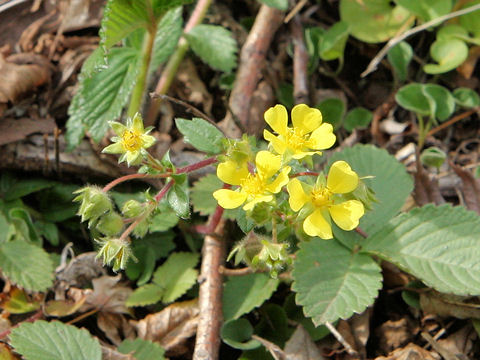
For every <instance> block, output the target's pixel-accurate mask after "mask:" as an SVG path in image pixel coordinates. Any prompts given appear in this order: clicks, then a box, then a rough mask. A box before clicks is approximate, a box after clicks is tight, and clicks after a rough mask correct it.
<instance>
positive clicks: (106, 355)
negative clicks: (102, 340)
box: [102, 345, 136, 360]
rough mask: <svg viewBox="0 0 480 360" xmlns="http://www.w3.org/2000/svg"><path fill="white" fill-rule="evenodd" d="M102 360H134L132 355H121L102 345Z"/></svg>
mask: <svg viewBox="0 0 480 360" xmlns="http://www.w3.org/2000/svg"><path fill="white" fill-rule="evenodd" d="M102 360H136V359H135V357H134V356H133V355H129V354H122V353H121V352H118V351H117V350H115V349H111V348H109V347H107V346H104V345H102Z"/></svg>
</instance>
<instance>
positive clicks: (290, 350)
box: [284, 325, 325, 360]
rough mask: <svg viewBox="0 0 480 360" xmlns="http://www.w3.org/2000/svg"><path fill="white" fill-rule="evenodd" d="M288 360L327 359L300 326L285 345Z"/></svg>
mask: <svg viewBox="0 0 480 360" xmlns="http://www.w3.org/2000/svg"><path fill="white" fill-rule="evenodd" d="M284 351H285V356H286V358H287V360H314V359H315V360H323V359H325V358H324V357H323V356H322V354H321V353H320V351H319V350H318V348H317V345H315V343H314V342H313V340H312V338H311V337H310V334H309V333H308V332H307V331H306V330H305V328H304V327H303V326H302V325H298V326H297V329H296V330H295V332H294V333H293V335H292V337H291V338H290V339H289V340H288V341H287V343H286V344H285V350H284Z"/></svg>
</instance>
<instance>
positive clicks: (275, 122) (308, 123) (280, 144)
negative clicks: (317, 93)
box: [263, 104, 336, 159]
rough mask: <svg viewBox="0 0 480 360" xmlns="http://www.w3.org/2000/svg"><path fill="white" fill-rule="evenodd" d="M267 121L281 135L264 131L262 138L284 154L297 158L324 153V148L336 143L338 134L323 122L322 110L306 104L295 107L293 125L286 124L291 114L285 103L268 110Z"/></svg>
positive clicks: (266, 113)
mask: <svg viewBox="0 0 480 360" xmlns="http://www.w3.org/2000/svg"><path fill="white" fill-rule="evenodd" d="M264 118H265V121H266V122H267V123H268V125H270V127H271V128H272V129H273V130H274V131H275V132H276V133H277V134H278V136H275V135H274V134H272V133H271V132H270V131H268V130H264V132H263V137H264V138H265V140H267V141H269V142H270V144H271V146H272V147H273V148H274V149H275V151H276V152H277V153H279V154H281V155H283V154H287V155H291V157H293V158H294V159H303V158H304V157H305V156H308V155H313V154H319V155H320V154H322V152H321V151H318V150H325V149H328V148H330V147H332V146H333V144H334V143H335V140H336V137H335V134H333V127H332V125H330V124H327V123H323V124H322V113H321V112H320V110H318V109H315V108H310V107H308V106H307V105H305V104H300V105H296V106H295V107H294V108H293V109H292V124H293V128H289V127H287V123H288V114H287V109H285V107H284V106H283V105H276V106H274V107H271V108H270V109H268V110H267V111H266V112H265V115H264Z"/></svg>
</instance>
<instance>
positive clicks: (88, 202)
mask: <svg viewBox="0 0 480 360" xmlns="http://www.w3.org/2000/svg"><path fill="white" fill-rule="evenodd" d="M74 194H79V195H78V196H77V197H76V198H74V199H73V201H80V202H81V204H80V208H79V210H78V213H77V214H78V215H80V216H81V217H82V222H83V221H87V220H88V221H89V222H88V226H89V227H90V226H91V225H92V224H93V223H94V222H95V221H96V220H97V219H98V218H99V217H100V216H102V215H103V214H105V213H106V212H107V211H110V210H112V202H111V201H110V198H109V197H108V195H107V194H106V193H104V192H103V191H102V189H100V188H99V187H97V186H87V187H84V188H82V189H80V190H77V191H75V192H74Z"/></svg>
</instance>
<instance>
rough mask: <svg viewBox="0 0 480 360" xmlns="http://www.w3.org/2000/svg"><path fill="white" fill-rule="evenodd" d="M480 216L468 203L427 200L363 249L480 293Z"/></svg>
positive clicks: (454, 289) (436, 281)
mask: <svg viewBox="0 0 480 360" xmlns="http://www.w3.org/2000/svg"><path fill="white" fill-rule="evenodd" d="M479 232H480V217H479V216H478V215H477V214H476V213H474V212H472V211H468V210H466V209H465V208H464V207H461V206H458V207H451V206H450V205H443V206H438V207H437V206H434V205H426V206H424V207H422V208H417V209H413V210H412V211H410V212H409V213H407V214H401V215H399V216H397V217H396V218H394V219H392V220H390V222H389V223H388V224H386V225H385V226H384V227H383V228H382V229H381V230H380V231H379V232H377V233H376V234H375V235H374V236H372V237H369V238H368V239H367V240H366V242H365V245H364V247H363V249H362V251H363V252H367V253H369V254H374V255H376V256H378V257H380V258H382V259H384V260H387V261H389V262H392V263H394V264H396V265H397V266H398V267H400V268H401V269H403V270H405V271H407V272H409V273H411V274H412V275H414V276H416V277H418V278H419V279H420V280H422V281H423V282H424V283H425V284H426V285H428V286H431V287H433V288H435V289H436V290H438V291H441V292H445V293H454V294H457V295H479V294H480V263H479V261H478V254H479V252H480V245H479V243H478V236H477V234H478V233H479Z"/></svg>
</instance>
